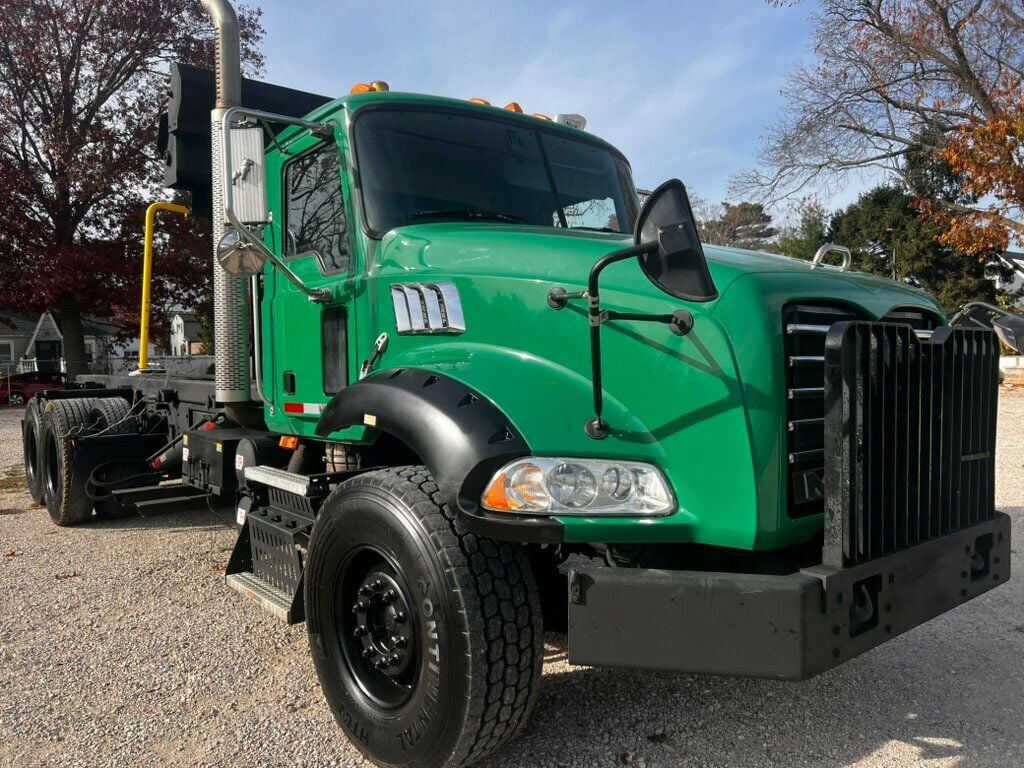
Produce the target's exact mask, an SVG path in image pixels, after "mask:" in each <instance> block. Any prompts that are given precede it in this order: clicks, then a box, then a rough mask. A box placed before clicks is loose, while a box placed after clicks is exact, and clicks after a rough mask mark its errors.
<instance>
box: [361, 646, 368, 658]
mask: <svg viewBox="0 0 1024 768" xmlns="http://www.w3.org/2000/svg"><path fill="white" fill-rule="evenodd" d="M361 655H362V657H363V658H364V659H368V658H370V649H369V648H363V652H362V654H361Z"/></svg>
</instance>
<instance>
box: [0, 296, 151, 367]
mask: <svg viewBox="0 0 1024 768" xmlns="http://www.w3.org/2000/svg"><path fill="white" fill-rule="evenodd" d="M82 330H83V332H84V335H85V357H86V362H87V363H88V365H89V369H90V370H91V371H93V372H96V373H98V372H102V371H105V370H106V369H107V368H108V367H109V359H110V358H111V357H123V356H125V355H131V354H132V349H134V350H135V354H136V355H137V354H138V348H139V343H138V339H134V340H118V339H117V336H118V334H120V333H121V328H120V327H119V326H117V325H114V324H113V323H111V322H110V321H108V320H101V319H99V318H94V317H86V318H82ZM65 369H66V360H65V355H64V335H63V333H62V332H61V327H60V315H59V314H57V313H56V312H43V313H42V314H39V315H35V314H29V313H25V312H18V311H14V310H7V309H0V375H6V374H8V373H14V372H16V371H18V370H41V371H62V370H65Z"/></svg>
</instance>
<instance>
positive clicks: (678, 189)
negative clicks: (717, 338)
mask: <svg viewBox="0 0 1024 768" xmlns="http://www.w3.org/2000/svg"><path fill="white" fill-rule="evenodd" d="M633 242H634V243H636V245H638V246H645V245H651V244H657V248H656V249H653V250H645V251H644V252H642V253H640V255H639V256H637V260H638V261H639V262H640V269H642V270H643V273H644V274H645V275H647V279H648V280H650V281H651V282H652V283H654V284H655V285H656V286H658V287H659V288H660V289H661V290H663V291H664V292H665V293H667V294H668V295H669V296H675V297H676V298H677V299H683V300H684V301H711V300H712V299H714V298H717V297H718V290H717V289H716V288H715V283H714V281H713V280H712V279H711V273H710V272H709V271H708V263H707V260H706V259H705V258H704V249H703V248H702V247H701V244H700V236H699V235H698V234H697V224H696V222H695V221H694V218H693V208H692V207H691V206H690V198H689V196H688V195H687V194H686V187H684V186H683V182H681V181H680V180H679V179H671V180H669V181H666V182H665V183H664V184H662V185H661V186H659V187H658V188H657V189H656V190H654V192H652V193H651V195H650V197H648V198H647V200H646V202H645V203H644V207H643V208H642V209H641V211H640V215H639V216H638V217H637V220H636V231H635V234H634V236H633Z"/></svg>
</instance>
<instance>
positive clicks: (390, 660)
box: [388, 653, 402, 667]
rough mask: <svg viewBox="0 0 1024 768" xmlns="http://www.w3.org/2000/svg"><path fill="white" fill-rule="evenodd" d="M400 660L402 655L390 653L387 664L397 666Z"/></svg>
mask: <svg viewBox="0 0 1024 768" xmlns="http://www.w3.org/2000/svg"><path fill="white" fill-rule="evenodd" d="M401 662H402V657H401V656H399V655H398V654H397V653H392V654H391V655H390V656H388V666H389V667H397V666H398V665H399V664H400V663H401Z"/></svg>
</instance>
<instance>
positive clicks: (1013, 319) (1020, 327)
mask: <svg viewBox="0 0 1024 768" xmlns="http://www.w3.org/2000/svg"><path fill="white" fill-rule="evenodd" d="M992 330H993V331H995V332H996V336H998V337H999V340H1000V341H1001V342H1003V344H1005V345H1006V346H1008V347H1009V348H1010V349H1012V350H1013V351H1014V352H1016V353H1017V354H1018V355H1024V317H1021V316H1020V315H1005V316H1003V317H997V318H994V319H993V320H992Z"/></svg>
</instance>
